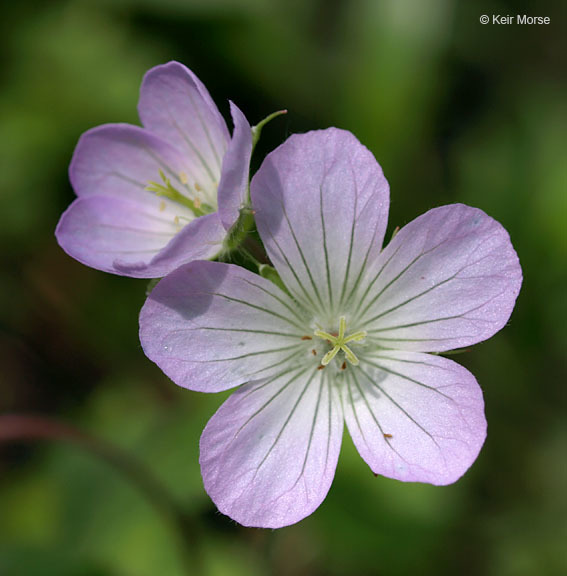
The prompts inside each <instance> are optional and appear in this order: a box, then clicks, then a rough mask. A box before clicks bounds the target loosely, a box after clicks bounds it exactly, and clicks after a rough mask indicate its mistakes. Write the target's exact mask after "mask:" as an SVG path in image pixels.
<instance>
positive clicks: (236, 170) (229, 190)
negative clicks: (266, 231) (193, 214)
mask: <svg viewBox="0 0 567 576" xmlns="http://www.w3.org/2000/svg"><path fill="white" fill-rule="evenodd" d="M230 112H231V114H232V119H233V121H234V134H233V135H232V140H231V141H230V144H229V146H228V150H227V151H226V154H225V156H224V159H223V163H222V176H221V180H220V184H219V189H218V203H219V215H220V218H221V220H222V224H223V226H224V227H225V228H226V229H227V230H230V229H231V228H232V226H233V224H234V223H235V222H236V221H237V220H238V217H239V216H240V208H241V207H242V206H244V205H245V204H246V202H247V195H248V175H249V172H250V156H251V154H252V129H251V128H250V124H249V123H248V120H246V117H245V116H244V114H242V112H241V111H240V109H239V108H238V106H236V104H233V103H232V102H231V103H230Z"/></svg>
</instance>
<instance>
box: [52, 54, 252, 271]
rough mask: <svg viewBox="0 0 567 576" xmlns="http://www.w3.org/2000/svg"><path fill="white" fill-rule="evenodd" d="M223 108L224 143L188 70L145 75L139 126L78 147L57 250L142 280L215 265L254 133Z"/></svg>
mask: <svg viewBox="0 0 567 576" xmlns="http://www.w3.org/2000/svg"><path fill="white" fill-rule="evenodd" d="M230 109H231V114H232V118H233V121H234V133H233V135H232V138H231V137H230V135H229V132H228V129H227V126H226V123H225V121H224V119H223V117H222V116H221V114H220V112H219V111H218V108H217V107H216V106H215V104H214V102H213V101H212V99H211V97H210V95H209V93H208V91H207V89H206V88H205V86H204V85H203V84H202V83H201V81H200V80H199V79H198V78H197V77H196V76H195V75H194V74H193V73H192V72H191V71H190V70H188V69H187V68H186V67H185V66H183V65H182V64H179V63H178V62H169V63H168V64H164V65H162V66H157V67H155V68H152V69H151V70H149V71H148V72H147V74H146V76H145V77H144V81H143V82H142V87H141V90H140V100H139V103H138V113H139V115H140V119H141V121H142V124H143V126H144V127H143V128H141V127H139V126H133V125H130V124H106V125H103V126H99V127H97V128H93V129H92V130H89V131H88V132H86V133H85V134H83V136H82V137H81V138H80V140H79V143H78V144H77V147H76V149H75V153H74V155H73V160H72V161H71V166H70V169H69V174H70V180H71V184H72V186H73V189H74V190H75V193H76V194H77V196H78V198H77V199H76V200H75V201H74V202H73V203H72V204H71V206H70V207H69V208H68V209H67V211H66V212H65V213H64V214H63V216H62V217H61V220H60V221H59V225H58V226H57V231H56V236H57V240H58V241H59V244H60V245H61V247H62V248H63V249H64V250H65V251H66V252H67V253H68V254H69V255H70V256H72V257H73V258H75V259H77V260H79V261H80V262H82V263H83V264H86V265H87V266H91V267H93V268H97V269H99V270H104V271H106V272H112V273H114V274H120V275H123V276H134V277H140V278H158V277H161V276H164V275H165V274H167V273H168V272H170V271H171V270H174V269H175V268H177V267H178V266H179V265H181V264H184V263H186V262H190V261H192V260H196V259H209V258H214V257H215V256H216V255H217V254H218V253H219V252H220V251H221V250H222V246H223V240H224V239H225V237H226V235H227V232H228V231H229V230H230V228H231V227H232V226H233V225H234V223H235V222H236V220H237V219H238V216H239V209H240V207H241V206H242V205H243V204H244V203H245V202H246V200H247V190H248V174H249V165H250V155H251V150H252V132H251V128H250V125H249V123H248V121H247V120H246V118H245V117H244V115H243V114H242V112H241V111H240V110H239V109H238V108H237V107H236V106H235V105H234V104H233V103H232V102H231V103H230Z"/></svg>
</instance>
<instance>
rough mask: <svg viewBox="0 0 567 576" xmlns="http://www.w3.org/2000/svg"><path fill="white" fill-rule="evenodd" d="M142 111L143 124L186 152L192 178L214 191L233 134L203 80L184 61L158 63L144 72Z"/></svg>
mask: <svg viewBox="0 0 567 576" xmlns="http://www.w3.org/2000/svg"><path fill="white" fill-rule="evenodd" d="M138 114H139V115H140V119H141V120H142V124H143V125H144V126H145V127H146V128H147V129H149V130H151V131H152V132H154V133H155V134H157V135H159V136H160V137H161V138H163V139H164V140H166V141H167V142H169V143H170V144H171V145H173V146H175V147H176V148H178V149H179V150H181V151H182V152H183V156H184V157H185V158H187V159H189V162H190V166H189V168H188V169H189V171H190V174H188V176H189V178H190V179H191V180H192V181H193V182H196V183H197V184H198V185H199V186H200V187H201V188H203V189H206V190H207V191H208V192H209V193H211V192H212V191H213V190H212V189H213V188H215V189H216V186H217V185H218V181H219V178H220V174H221V165H222V159H223V156H224V154H225V151H226V148H227V146H228V142H229V140H230V135H229V133H228V129H227V127H226V122H225V121H224V119H223V117H222V116H221V114H220V112H219V110H218V108H217V107H216V105H215V103H214V102H213V100H212V98H211V96H210V95H209V92H208V91H207V89H206V88H205V86H204V85H203V83H202V82H201V81H200V80H199V79H198V78H197V76H195V74H193V72H191V70H189V69H188V68H186V67H185V66H183V64H180V63H179V62H169V63H167V64H163V65H161V66H156V67H155V68H152V69H151V70H149V71H148V72H147V73H146V75H145V76H144V80H143V82H142V87H141V89H140V100H139V102H138Z"/></svg>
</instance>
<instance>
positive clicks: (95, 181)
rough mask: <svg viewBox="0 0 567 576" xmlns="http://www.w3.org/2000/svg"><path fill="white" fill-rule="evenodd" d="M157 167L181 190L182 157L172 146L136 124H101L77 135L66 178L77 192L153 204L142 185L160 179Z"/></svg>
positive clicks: (81, 194)
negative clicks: (133, 199)
mask: <svg viewBox="0 0 567 576" xmlns="http://www.w3.org/2000/svg"><path fill="white" fill-rule="evenodd" d="M160 170H162V171H163V173H164V174H165V176H167V177H168V178H170V180H171V182H172V184H173V185H174V186H175V187H176V188H177V189H178V190H180V191H184V190H185V187H184V185H183V184H182V182H181V181H180V179H179V174H180V173H181V172H182V171H183V161H182V158H181V156H180V154H179V152H178V151H177V150H176V149H175V148H172V147H171V146H170V145H169V144H167V142H164V141H163V140H162V139H161V138H158V137H157V136H154V135H153V134H150V133H149V132H148V131H147V130H144V129H143V128H140V127H139V126H132V125H130V124H104V125H102V126H97V127H96V128H93V129H91V130H88V131H87V132H85V133H84V134H83V135H82V136H81V138H80V139H79V142H78V144H77V147H76V148H75V152H74V154H73V159H72V160H71V165H70V167H69V178H70V180H71V184H72V186H73V189H74V190H75V193H76V194H77V196H89V195H92V194H97V195H103V194H105V195H111V196H117V197H122V198H135V199H136V200H137V201H138V202H147V203H148V204H151V205H152V206H153V205H155V196H156V195H155V193H154V192H149V191H148V190H146V189H145V188H146V187H147V186H148V184H149V182H151V181H153V182H161V177H160V172H159V171H160ZM158 205H159V204H158ZM185 210H186V209H185ZM187 212H188V213H189V214H191V212H189V211H188V210H187Z"/></svg>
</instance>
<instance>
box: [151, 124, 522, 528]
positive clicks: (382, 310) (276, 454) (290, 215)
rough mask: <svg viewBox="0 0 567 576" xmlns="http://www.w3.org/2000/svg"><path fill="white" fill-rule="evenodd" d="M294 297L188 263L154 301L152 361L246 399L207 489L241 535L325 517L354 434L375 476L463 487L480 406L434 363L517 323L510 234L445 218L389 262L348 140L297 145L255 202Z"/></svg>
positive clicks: (382, 191) (456, 371) (221, 426)
mask: <svg viewBox="0 0 567 576" xmlns="http://www.w3.org/2000/svg"><path fill="white" fill-rule="evenodd" d="M251 195H252V202H253V207H254V209H255V212H256V223H257V227H258V231H259V233H260V236H261V238H262V240H263V242H264V245H265V247H266V250H267V252H268V255H269V257H270V259H271V261H272V262H273V264H274V266H275V267H276V269H277V271H278V273H279V275H280V277H281V279H282V280H283V282H284V283H285V286H286V287H287V290H288V292H289V293H286V292H284V291H282V290H280V289H279V288H278V287H277V286H275V285H274V284H273V283H271V282H269V281H267V280H265V279H263V278H261V277H259V276H257V275H255V274H253V273H251V272H249V271H247V270H244V269H242V268H239V267H236V266H233V265H228V264H221V263H215V262H193V263H191V264H188V265H186V266H183V267H182V268H180V269H178V270H176V271H175V272H173V273H172V274H170V275H169V276H167V277H166V278H165V279H163V280H162V281H161V282H160V283H159V284H158V286H157V287H156V288H155V289H154V291H153V292H152V293H151V295H150V297H149V298H148V300H147V302H146V304H145V305H144V307H143V309H142V312H141V316H140V327H141V328H140V337H141V341H142V345H143V348H144V351H145V353H146V355H147V356H148V357H149V358H150V359H151V360H153V361H154V362H156V363H157V364H158V365H159V366H160V367H161V368H162V370H163V371H164V372H165V373H166V374H167V375H168V376H169V377H170V378H171V379H172V380H173V381H174V382H175V383H177V384H179V385H180V386H183V387H185V388H189V389H191V390H198V391H203V392H218V391H221V390H226V389H229V388H233V387H237V386H238V387H239V388H238V389H237V390H236V392H235V393H234V394H232V396H231V397H230V398H229V399H228V400H227V401H226V402H225V403H224V404H223V405H222V406H221V408H220V409H219V410H218V411H217V413H216V414H215V415H214V416H213V417H212V418H211V420H210V421H209V423H208V424H207V426H206V428H205V430H204V432H203V435H202V437H201V458H200V461H201V470H202V474H203V480H204V484H205V489H206V490H207V492H208V493H209V495H210V496H211V498H212V499H213V501H214V502H215V504H216V505H217V506H218V508H219V510H220V511H221V512H223V513H224V514H227V515H228V516H230V517H231V518H233V519H234V520H236V521H237V522H240V523H241V524H244V525H246V526H260V527H271V528H277V527H281V526H286V525H288V524H293V523H294V522H297V521H299V520H301V519H302V518H304V517H305V516H307V515H309V514H311V513H312V512H313V511H314V510H315V509H316V508H317V507H318V506H319V505H320V504H321V502H322V501H323V500H324V498H325V496H326V494H327V492H328V490H329V487H330V485H331V482H332V479H333V476H334V472H335V467H336V464H337V459H338V456H339V451H340V446H341V439H342V435H343V426H344V422H346V425H347V428H348V431H349V432H350V435H351V437H352V439H353V441H354V444H355V445H356V447H357V449H358V451H359V453H360V455H361V456H362V457H363V458H364V460H365V461H366V462H367V463H368V465H369V466H370V468H371V469H372V471H373V472H374V473H376V474H381V475H384V476H388V477H390V478H396V479H398V480H402V481H409V482H428V483H431V484H437V485H444V484H450V483H452V482H455V481H456V480H457V479H458V478H459V477H460V476H462V475H463V474H464V473H465V472H466V470H467V469H468V468H469V467H470V466H471V464H472V463H473V462H474V461H475V459H476V457H477V456H478V453H479V451H480V449H481V447H482V445H483V442H484V439H485V436H486V421H485V417H484V403H483V398H482V392H481V389H480V387H479V386H478V384H477V382H476V380H475V378H474V376H473V375H472V374H471V373H470V372H468V370H466V369H465V368H463V367H462V366H460V365H459V364H457V363H455V362H453V361H452V360H448V359H447V358H444V357H442V356H439V355H436V354H431V353H438V352H445V351H448V350H452V349H455V348H460V347H463V346H470V345H471V344H474V343H476V342H480V341H482V340H485V339H487V338H489V337H490V336H492V335H493V334H495V333H496V332H498V330H500V329H501V328H502V327H503V326H504V325H505V324H506V322H507V321H508V318H509V317H510V314H511V312H512V309H513V307H514V303H515V300H516V297H517V295H518V292H519V290H520V285H521V282H522V274H521V269H520V265H519V262H518V257H517V256H516V253H515V252H514V249H513V248H512V245H511V243H510V239H509V236H508V233H507V232H506V231H505V230H504V228H502V226H501V225H500V224H499V223H498V222H496V221H495V220H493V219H492V218H490V217H489V216H487V215H486V214H485V213H484V212H482V211H481V210H478V209H476V208H470V207H468V206H464V205H461V204H454V205H450V206H444V207H441V208H435V209H433V210H431V211H429V212H427V213H426V214H424V215H422V216H420V217H419V218H417V219H416V220H414V221H413V222H410V223H409V224H408V225H407V226H405V227H404V228H402V229H401V230H400V231H399V232H398V234H397V235H396V236H395V238H394V239H393V240H392V241H391V242H390V243H389V244H388V246H386V248H384V249H382V244H383V239H384V233H385V230H386V221H387V214H388V204H389V190H388V184H387V182H386V180H385V178H384V176H383V174H382V170H381V168H380V166H379V165H378V164H377V163H376V160H375V159H374V157H373V156H372V154H371V153H370V152H369V151H368V150H367V149H366V148H365V147H364V146H362V145H361V144H360V143H359V142H358V141H357V140H356V138H355V137H354V136H353V135H352V134H350V133H348V132H344V131H341V130H337V129H329V130H325V131H319V132H310V133H307V134H303V135H295V136H292V137H291V138H289V139H288V140H287V141H286V142H285V143H284V144H282V145H281V146H280V147H279V148H278V149H276V150H275V151H274V152H272V153H271V154H270V155H269V156H268V157H267V158H266V160H265V161H264V163H263V165H262V167H261V168H260V170H259V171H258V173H257V174H256V175H255V176H254V178H253V180H252V185H251Z"/></svg>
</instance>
